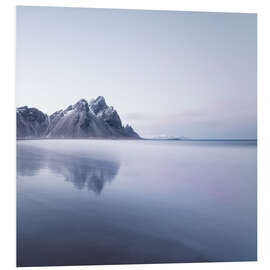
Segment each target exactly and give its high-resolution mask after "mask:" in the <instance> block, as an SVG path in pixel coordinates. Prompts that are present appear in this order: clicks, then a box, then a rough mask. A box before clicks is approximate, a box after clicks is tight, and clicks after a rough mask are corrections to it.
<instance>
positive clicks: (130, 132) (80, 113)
mask: <svg viewBox="0 0 270 270" xmlns="http://www.w3.org/2000/svg"><path fill="white" fill-rule="evenodd" d="M16 113H17V139H25V138H29V139H31V138H33V139H34V138H48V139H50V138H74V139H75V138H92V137H96V138H129V139H139V138H140V136H139V135H138V134H137V133H136V132H135V131H134V129H133V128H132V127H131V126H129V125H126V126H123V125H122V121H121V119H120V117H119V115H118V113H117V111H116V110H115V109H114V108H113V107H112V106H108V105H107V104H106V102H105V99H104V97H102V96H99V97H97V98H96V99H93V100H91V101H89V102H87V101H86V100H85V99H80V100H79V101H78V102H77V103H75V104H74V105H69V106H68V107H67V108H66V109H64V110H59V111H56V112H55V113H53V114H51V115H50V116H48V115H47V114H45V113H43V112H42V111H40V110H38V109H36V108H29V107H27V106H24V107H19V108H17V110H16Z"/></svg>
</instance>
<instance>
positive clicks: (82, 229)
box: [17, 140, 257, 266]
mask: <svg viewBox="0 0 270 270" xmlns="http://www.w3.org/2000/svg"><path fill="white" fill-rule="evenodd" d="M256 152H257V144H256V142H252V141H242V142H239V141H238V142H218V141H216V142H211V141H210V142H209V141H206V142H198V141H193V142H185V141H119V140H33V141H17V264H18V266H44V265H83V264H122V263H162V262H201V261H207V262H208V261H243V260H256V259H257V244H256V241H257V225H256V215H257V210H256V209H257V208H256V207H257V205H256V200H257V197H256V196H257V181H256V178H257V177H256V175H257V167H256V162H257V155H256Z"/></svg>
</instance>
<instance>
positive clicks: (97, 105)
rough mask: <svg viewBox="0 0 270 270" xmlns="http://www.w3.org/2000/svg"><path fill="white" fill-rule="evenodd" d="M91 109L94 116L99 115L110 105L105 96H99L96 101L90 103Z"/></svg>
mask: <svg viewBox="0 0 270 270" xmlns="http://www.w3.org/2000/svg"><path fill="white" fill-rule="evenodd" d="M89 107H90V109H91V111H92V112H93V113H94V114H98V113H100V112H101V111H104V110H106V109H107V108H108V105H107V104H106V101H105V98H104V97H103V96H98V97H97V98H96V99H94V100H91V101H90V104H89Z"/></svg>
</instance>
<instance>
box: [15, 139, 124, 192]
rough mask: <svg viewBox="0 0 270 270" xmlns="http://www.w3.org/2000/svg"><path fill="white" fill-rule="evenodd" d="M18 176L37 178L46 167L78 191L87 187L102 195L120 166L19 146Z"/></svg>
mask: <svg viewBox="0 0 270 270" xmlns="http://www.w3.org/2000/svg"><path fill="white" fill-rule="evenodd" d="M17 160H18V161H17V173H18V175H19V176H34V175H36V174H38V173H40V171H41V170H42V169H44V168H49V169H50V170H51V172H52V173H54V174H59V175H62V176H63V177H64V179H65V180H66V181H68V182H71V183H73V184H74V186H75V187H76V188H78V189H83V188H87V189H88V190H91V191H94V192H95V193H96V194H100V193H101V191H102V189H103V187H104V185H105V183H106V182H111V181H112V180H113V179H114V177H115V176H116V175H117V172H118V170H119V163H118V162H116V161H112V160H110V161H107V160H97V159H93V158H90V157H78V156H76V155H70V154H69V153H57V152H55V151H48V150H44V149H42V148H38V147H34V146H32V145H27V144H26V145H23V144H22V145H18V148H17Z"/></svg>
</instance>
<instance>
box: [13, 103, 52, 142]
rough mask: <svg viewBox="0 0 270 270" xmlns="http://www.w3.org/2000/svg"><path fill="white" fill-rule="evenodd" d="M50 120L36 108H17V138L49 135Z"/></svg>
mask: <svg viewBox="0 0 270 270" xmlns="http://www.w3.org/2000/svg"><path fill="white" fill-rule="evenodd" d="M48 127H49V118H48V115H47V114H44V113H43V112H41V111H39V110H38V109H36V108H28V107H27V106H24V107H19V108H17V138H22V137H24V138H27V137H41V136H43V135H44V134H46V133H47V131H48Z"/></svg>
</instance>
